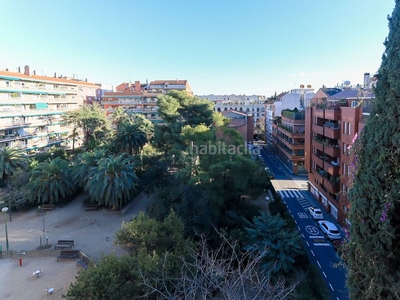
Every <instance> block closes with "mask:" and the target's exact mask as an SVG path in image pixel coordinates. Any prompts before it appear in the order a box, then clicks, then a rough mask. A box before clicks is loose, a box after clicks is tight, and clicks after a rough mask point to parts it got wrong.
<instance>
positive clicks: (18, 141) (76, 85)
mask: <svg viewBox="0 0 400 300" xmlns="http://www.w3.org/2000/svg"><path fill="white" fill-rule="evenodd" d="M100 87H101V86H100V85H99V84H94V83H90V82H87V81H86V80H85V81H83V80H78V79H75V78H67V77H62V76H60V77H57V76H56V74H54V77H48V76H37V75H36V72H35V71H33V74H31V73H30V69H29V66H25V68H24V72H21V70H20V68H19V70H18V72H9V71H8V70H6V71H0V147H5V146H13V147H19V148H22V149H26V151H27V152H31V151H35V150H43V149H46V148H48V147H51V146H54V145H62V146H65V147H68V145H69V144H68V143H69V141H68V136H69V135H70V134H71V129H70V128H69V126H67V125H64V124H63V123H62V122H61V121H62V118H61V116H62V115H63V114H64V113H65V112H67V111H70V110H74V109H78V108H80V107H82V106H83V104H84V101H85V100H86V99H87V98H88V97H94V96H95V95H96V90H97V89H98V88H100Z"/></svg>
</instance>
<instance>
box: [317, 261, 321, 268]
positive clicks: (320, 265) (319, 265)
mask: <svg viewBox="0 0 400 300" xmlns="http://www.w3.org/2000/svg"><path fill="white" fill-rule="evenodd" d="M317 264H318V266H319V267H320V268H322V267H321V264H320V263H319V261H318V260H317Z"/></svg>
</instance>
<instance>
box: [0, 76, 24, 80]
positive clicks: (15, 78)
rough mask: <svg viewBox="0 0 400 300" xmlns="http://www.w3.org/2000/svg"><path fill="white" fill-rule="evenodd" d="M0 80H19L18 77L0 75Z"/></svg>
mask: <svg viewBox="0 0 400 300" xmlns="http://www.w3.org/2000/svg"><path fill="white" fill-rule="evenodd" d="M0 78H3V79H5V80H21V79H20V78H18V77H12V76H4V75H0Z"/></svg>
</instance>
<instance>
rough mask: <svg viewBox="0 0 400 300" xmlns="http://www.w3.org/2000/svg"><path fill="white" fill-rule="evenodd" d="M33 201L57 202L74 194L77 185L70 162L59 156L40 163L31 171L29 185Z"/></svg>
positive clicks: (39, 202)
mask: <svg viewBox="0 0 400 300" xmlns="http://www.w3.org/2000/svg"><path fill="white" fill-rule="evenodd" d="M27 188H28V190H29V191H30V194H29V196H30V199H31V201H32V202H37V203H38V204H41V203H57V202H59V201H61V200H63V199H65V197H67V196H69V195H71V194H73V192H74V190H75V186H74V184H73V181H72V179H71V176H70V168H69V164H68V162H67V161H66V160H63V159H61V158H59V157H57V158H55V159H53V160H48V161H47V162H42V163H39V164H38V165H37V166H36V167H35V168H34V169H33V170H32V172H31V177H30V179H29V183H28V185H27Z"/></svg>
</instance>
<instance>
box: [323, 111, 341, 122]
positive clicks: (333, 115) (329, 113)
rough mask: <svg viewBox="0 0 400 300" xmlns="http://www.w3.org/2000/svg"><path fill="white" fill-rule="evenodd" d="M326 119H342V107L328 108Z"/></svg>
mask: <svg viewBox="0 0 400 300" xmlns="http://www.w3.org/2000/svg"><path fill="white" fill-rule="evenodd" d="M325 119H328V120H336V121H337V120H339V119H340V109H326V110H325Z"/></svg>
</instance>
